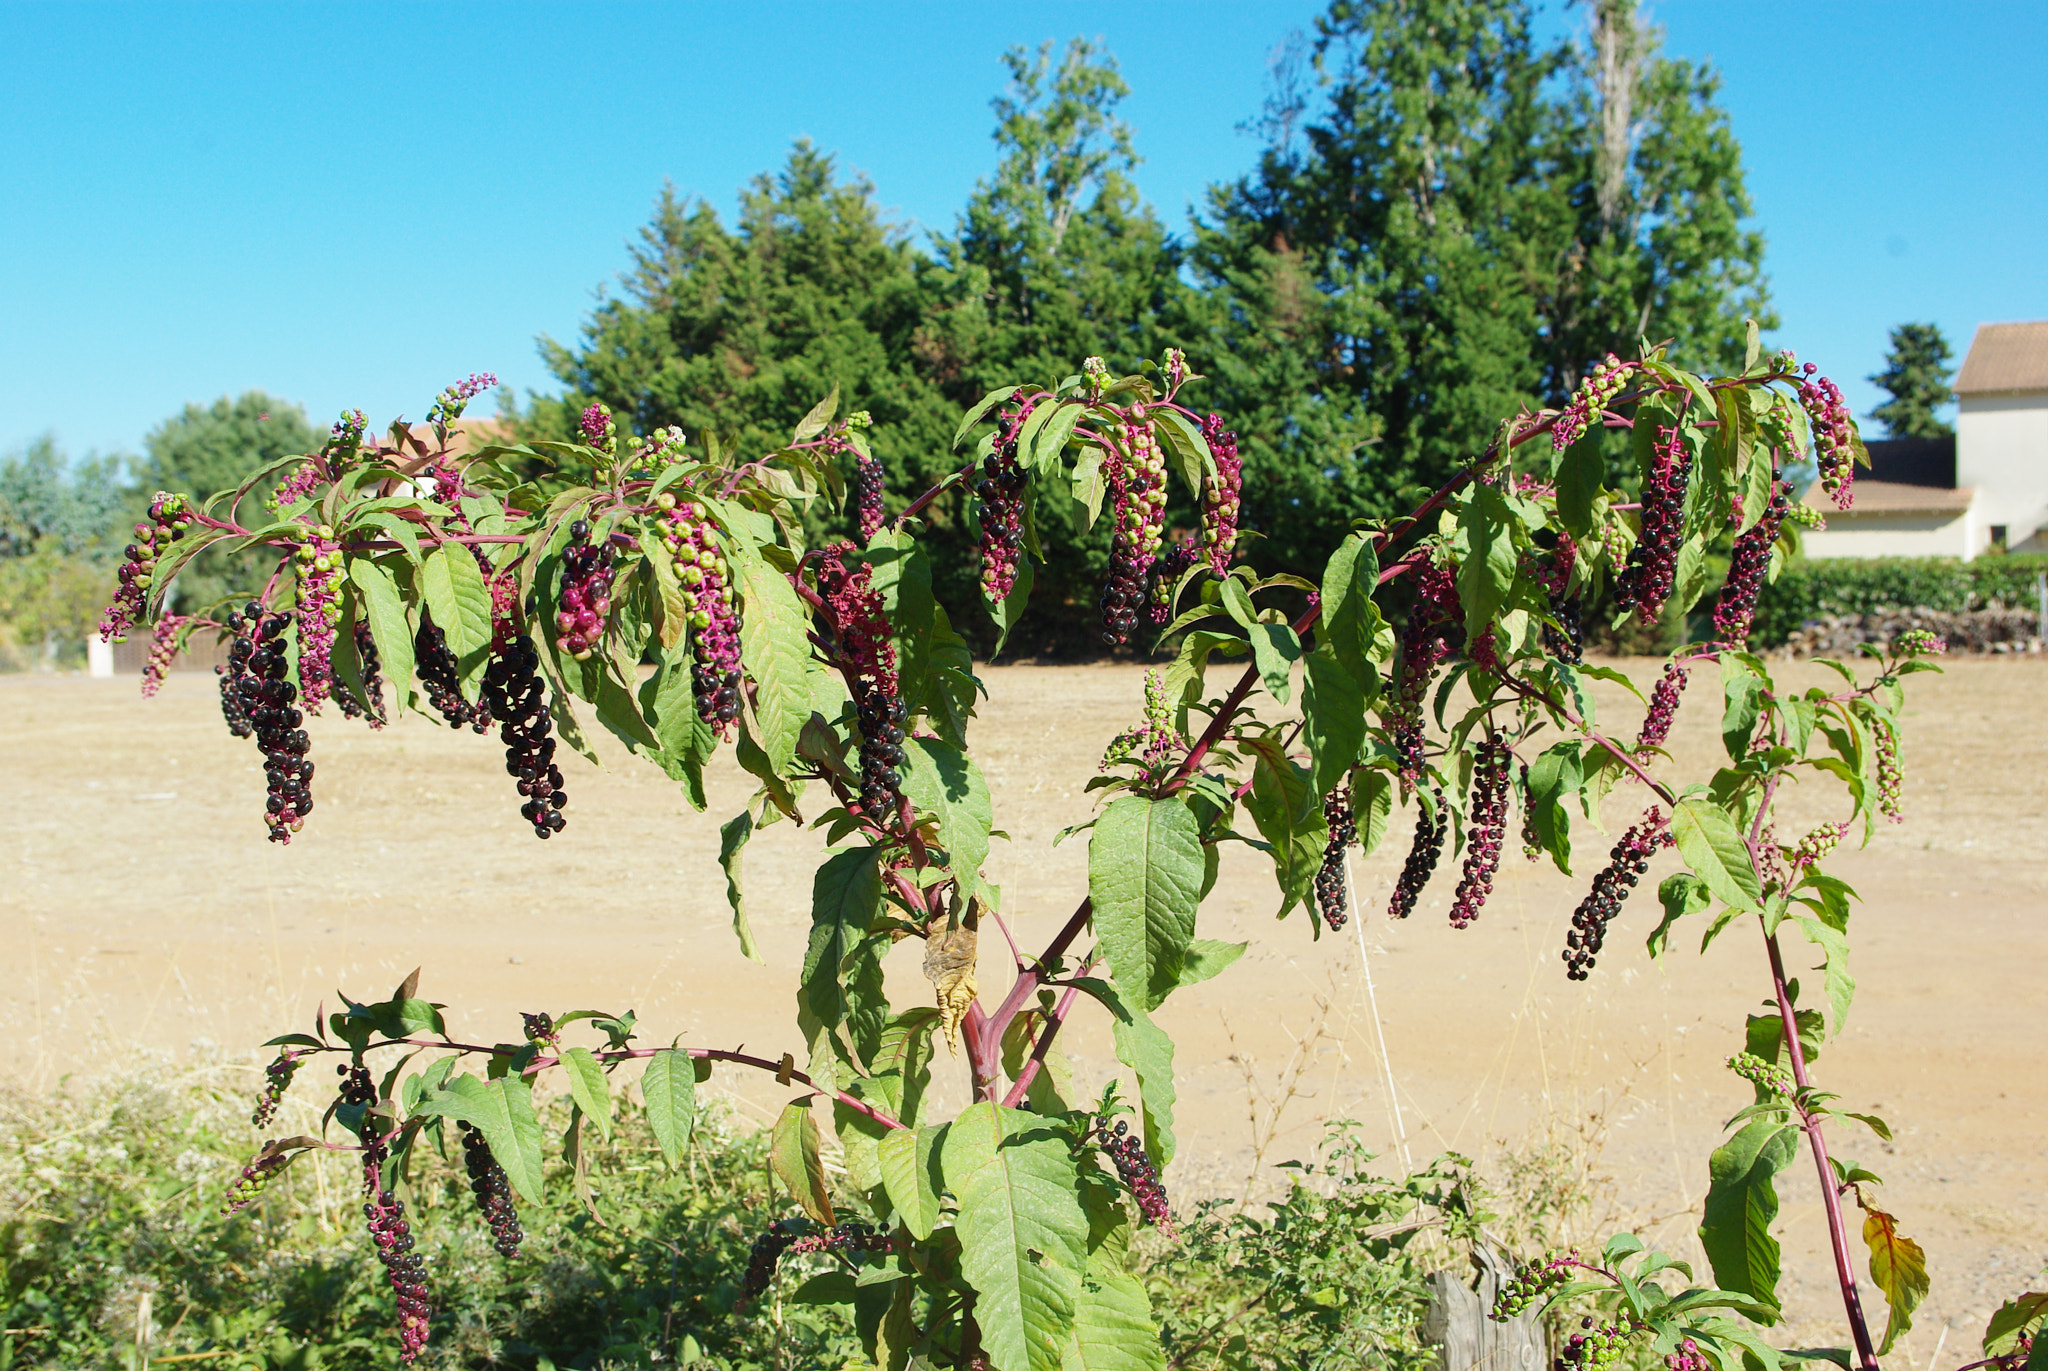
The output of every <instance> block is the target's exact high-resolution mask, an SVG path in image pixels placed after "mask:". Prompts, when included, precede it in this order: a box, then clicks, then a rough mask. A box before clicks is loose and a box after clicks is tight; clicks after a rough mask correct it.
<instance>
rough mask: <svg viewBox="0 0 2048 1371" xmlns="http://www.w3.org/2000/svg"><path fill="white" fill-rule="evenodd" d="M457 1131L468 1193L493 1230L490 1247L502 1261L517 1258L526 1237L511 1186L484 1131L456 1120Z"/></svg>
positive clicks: (465, 1121)
mask: <svg viewBox="0 0 2048 1371" xmlns="http://www.w3.org/2000/svg"><path fill="white" fill-rule="evenodd" d="M455 1128H456V1131H457V1132H459V1133H460V1134H461V1135H462V1163H463V1169H464V1170H466V1171H468V1172H469V1191H470V1193H471V1194H472V1195H474V1196H475V1197H476V1208H477V1212H478V1213H479V1214H481V1215H483V1219H484V1223H485V1224H487V1225H488V1226H489V1227H490V1230H491V1245H492V1246H493V1247H495V1248H497V1249H498V1255H499V1256H501V1257H516V1256H518V1255H519V1244H520V1243H522V1242H524V1241H525V1240H526V1233H525V1230H523V1229H522V1228H521V1227H520V1226H519V1211H518V1210H517V1209H515V1208H514V1207H513V1205H512V1182H511V1180H510V1179H509V1178H508V1177H507V1176H506V1175H505V1168H504V1167H503V1166H500V1165H499V1164H498V1159H497V1157H496V1156H494V1155H493V1154H492V1152H491V1145H490V1143H488V1142H486V1141H485V1140H484V1135H483V1132H482V1130H480V1129H476V1128H472V1127H471V1126H470V1125H469V1123H468V1121H467V1120H463V1119H458V1120H456V1123H455Z"/></svg>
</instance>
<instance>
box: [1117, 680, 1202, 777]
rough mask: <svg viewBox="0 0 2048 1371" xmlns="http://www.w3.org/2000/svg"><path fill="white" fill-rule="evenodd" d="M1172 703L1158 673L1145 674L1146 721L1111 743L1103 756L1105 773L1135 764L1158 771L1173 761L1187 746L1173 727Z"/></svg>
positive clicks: (1164, 682) (1129, 729)
mask: <svg viewBox="0 0 2048 1371" xmlns="http://www.w3.org/2000/svg"><path fill="white" fill-rule="evenodd" d="M1173 714H1174V709H1173V703H1172V701H1170V700H1168V699H1167V698H1166V681H1165V679H1164V678H1162V677H1161V676H1160V674H1159V673H1158V672H1157V671H1147V672H1146V673H1145V718H1144V721H1143V722H1142V723H1139V724H1137V725H1135V726H1133V727H1131V728H1127V729H1125V730H1124V731H1123V732H1121V733H1119V734H1117V735H1116V737H1115V738H1113V739H1111V740H1110V744H1109V746H1108V748H1106V749H1105V750H1104V751H1103V754H1102V767H1101V769H1102V770H1104V771H1107V770H1109V769H1110V768H1111V767H1113V766H1121V765H1123V764H1124V763H1126V762H1135V763H1136V764H1138V765H1139V766H1141V767H1143V768H1145V769H1146V770H1147V771H1157V770H1159V769H1160V768H1161V767H1163V766H1165V765H1166V764H1167V763H1168V762H1171V761H1173V760H1174V759H1175V758H1176V757H1177V756H1179V755H1180V753H1181V752H1182V751H1183V750H1184V749H1185V748H1186V747H1187V743H1186V742H1185V741H1184V740H1183V739H1182V738H1181V736H1180V730H1179V729H1177V728H1175V727H1174V726H1173Z"/></svg>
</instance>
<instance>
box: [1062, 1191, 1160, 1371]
mask: <svg viewBox="0 0 2048 1371" xmlns="http://www.w3.org/2000/svg"><path fill="white" fill-rule="evenodd" d="M1100 1226H1101V1225H1100V1224H1098V1227H1100ZM1129 1245H1130V1227H1129V1224H1128V1222H1127V1221H1126V1222H1118V1223H1116V1224H1115V1225H1114V1226H1113V1227H1112V1228H1111V1231H1110V1232H1109V1234H1107V1235H1106V1236H1105V1237H1104V1238H1103V1239H1102V1240H1101V1241H1099V1242H1097V1243H1096V1244H1095V1246H1094V1250H1092V1251H1091V1252H1089V1254H1088V1271H1087V1274H1086V1276H1085V1277H1084V1278H1083V1280H1082V1282H1081V1293H1080V1296H1079V1298H1078V1299H1076V1300H1075V1302H1074V1334H1073V1337H1072V1338H1070V1339H1069V1340H1068V1342H1067V1353H1066V1359H1065V1361H1064V1362H1062V1363H1061V1371H1165V1367H1166V1353H1165V1351H1164V1349H1163V1348H1162V1347H1161V1346H1160V1343H1159V1330H1158V1328H1157V1327H1155V1326H1154V1324H1153V1322H1152V1304H1151V1301H1150V1300H1148V1299H1147V1298H1146V1296H1145V1284H1144V1282H1143V1281H1140V1280H1139V1279H1138V1278H1137V1277H1135V1276H1133V1275H1132V1274H1131V1272H1130V1268H1129V1265H1128V1258H1127V1257H1126V1255H1125V1254H1126V1251H1127V1249H1128V1248H1129Z"/></svg>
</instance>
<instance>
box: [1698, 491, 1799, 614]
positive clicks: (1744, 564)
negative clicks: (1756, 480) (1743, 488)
mask: <svg viewBox="0 0 2048 1371" xmlns="http://www.w3.org/2000/svg"><path fill="white" fill-rule="evenodd" d="M1790 495H1791V487H1789V486H1787V485H1786V484H1785V483H1784V482H1782V481H1780V480H1778V479H1777V471H1776V470H1775V469H1773V471H1772V472H1771V502H1770V504H1769V505H1767V506H1765V508H1764V513H1763V517H1762V518H1760V519H1758V520H1757V521H1756V522H1755V523H1754V524H1751V525H1750V526H1749V528H1748V529H1747V530H1746V531H1745V532H1743V533H1742V534H1741V535H1739V536H1738V537H1737V538H1736V539H1735V549H1734V551H1733V552H1731V553H1730V554H1729V557H1728V579H1727V580H1726V581H1724V582H1722V583H1721V595H1720V598H1719V599H1717V600H1715V601H1714V637H1715V639H1716V641H1718V642H1721V643H1723V644H1726V645H1727V646H1729V647H1742V646H1744V645H1745V644H1747V643H1748V642H1749V629H1750V625H1751V623H1753V622H1754V621H1755V619H1756V598H1757V596H1758V595H1760V594H1762V593H1763V588H1764V575H1765V573H1767V572H1768V571H1769V570H1770V569H1771V548H1772V547H1773V546H1775V545H1776V543H1777V541H1778V530H1779V529H1780V528H1781V527H1782V526H1783V525H1784V522H1785V514H1786V512H1787V511H1788V510H1790V509H1791V508H1792V501H1791V499H1790Z"/></svg>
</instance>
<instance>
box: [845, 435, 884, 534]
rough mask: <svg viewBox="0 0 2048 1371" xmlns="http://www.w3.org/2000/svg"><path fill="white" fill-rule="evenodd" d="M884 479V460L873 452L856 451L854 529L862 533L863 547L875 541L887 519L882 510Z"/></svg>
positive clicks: (854, 462)
mask: <svg viewBox="0 0 2048 1371" xmlns="http://www.w3.org/2000/svg"><path fill="white" fill-rule="evenodd" d="M882 479H883V477H882V459H881V458H879V457H877V456H875V455H874V454H873V453H872V452H861V451H859V450H858V449H856V450H855V455H854V459H853V502H854V520H855V522H854V527H855V528H856V529H858V530H859V532H860V543H861V546H862V547H866V546H867V545H868V544H869V543H872V542H873V541H874V540H875V535H876V534H877V533H880V532H881V531H882V522H883V520H884V519H885V518H886V517H887V513H886V511H885V510H884V509H883V508H882Z"/></svg>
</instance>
